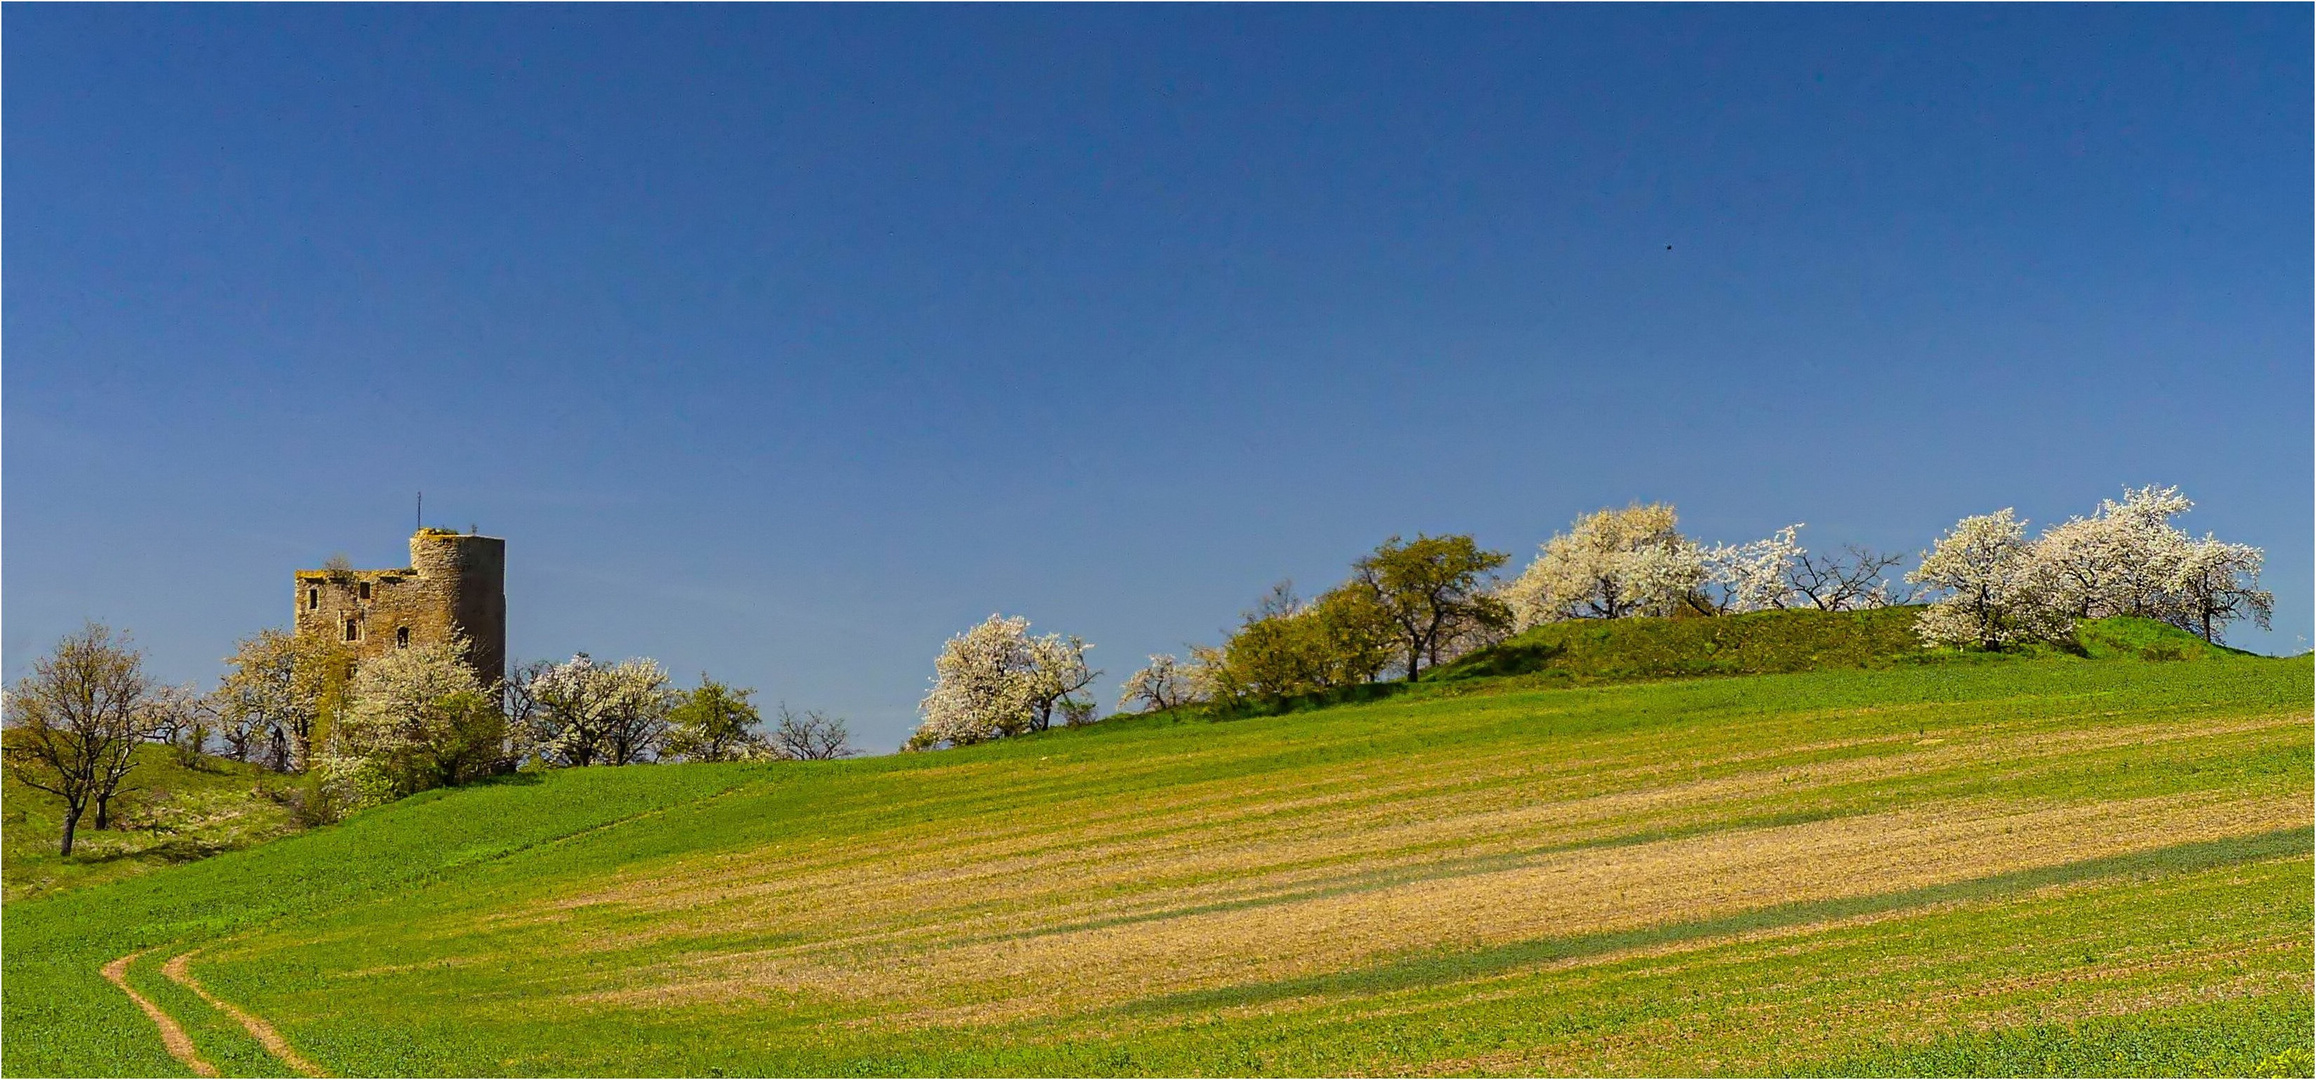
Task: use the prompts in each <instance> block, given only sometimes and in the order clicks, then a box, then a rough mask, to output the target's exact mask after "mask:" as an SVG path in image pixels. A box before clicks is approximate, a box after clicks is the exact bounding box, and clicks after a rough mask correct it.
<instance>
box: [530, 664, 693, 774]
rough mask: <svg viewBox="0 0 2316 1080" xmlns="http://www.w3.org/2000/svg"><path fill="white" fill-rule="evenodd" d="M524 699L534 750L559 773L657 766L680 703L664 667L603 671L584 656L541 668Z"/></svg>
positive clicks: (609, 667) (605, 668) (637, 666)
mask: <svg viewBox="0 0 2316 1080" xmlns="http://www.w3.org/2000/svg"><path fill="white" fill-rule="evenodd" d="M523 696H524V697H526V698H527V699H528V708H529V711H530V714H531V715H530V720H529V728H530V730H529V731H528V732H526V736H527V742H528V744H529V747H530V750H531V752H532V753H534V754H537V755H538V757H539V760H541V761H543V762H545V763H547V764H548V765H552V766H560V767H584V766H588V765H632V764H635V763H637V762H642V761H649V760H652V758H653V757H654V755H656V753H657V752H658V750H659V746H660V742H661V740H662V739H664V738H665V737H666V735H667V728H668V713H669V712H670V711H672V710H673V709H674V708H675V705H676V702H677V691H676V690H675V689H674V688H673V687H672V686H670V685H669V683H668V676H667V669H666V668H663V667H661V666H660V665H659V661H657V660H652V659H650V658H648V657H639V658H636V659H633V660H622V661H620V662H618V663H616V664H609V665H603V664H597V663H596V662H595V661H594V659H593V658H592V657H590V656H588V655H587V654H586V653H580V654H578V655H576V656H573V657H572V658H571V659H570V660H569V661H567V662H565V663H561V664H549V665H544V666H543V667H540V668H539V669H538V670H537V671H536V672H535V673H534V674H532V675H531V677H530V679H529V684H528V686H527V687H526V688H525V693H524V695H523Z"/></svg>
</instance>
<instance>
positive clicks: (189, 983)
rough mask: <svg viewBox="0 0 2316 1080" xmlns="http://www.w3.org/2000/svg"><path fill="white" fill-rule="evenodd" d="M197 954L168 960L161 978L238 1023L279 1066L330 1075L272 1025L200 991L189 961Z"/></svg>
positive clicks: (182, 954)
mask: <svg viewBox="0 0 2316 1080" xmlns="http://www.w3.org/2000/svg"><path fill="white" fill-rule="evenodd" d="M200 952H201V950H199V949H195V950H193V951H192V952H188V953H179V954H177V955H176V956H174V957H172V958H170V960H169V962H168V963H166V964H163V965H161V974H163V975H167V976H168V977H169V978H170V980H171V981H173V982H175V983H176V984H177V985H179V986H182V987H184V988H185V989H187V990H191V991H193V992H194V993H195V994H198V995H200V997H201V1000H203V1001H206V1002H208V1003H209V1007H210V1008H213V1009H216V1010H217V1011H218V1012H221V1013H224V1014H225V1015H227V1016H230V1017H232V1018H233V1019H234V1020H236V1021H238V1022H240V1024H241V1027H242V1030H244V1031H247V1032H249V1035H250V1037H251V1038H253V1039H256V1040H257V1042H258V1045H260V1046H263V1047H265V1052H266V1053H269V1054H272V1055H273V1056H275V1057H277V1058H280V1059H281V1061H282V1064H284V1065H287V1066H289V1067H290V1068H292V1069H296V1070H297V1071H298V1072H300V1073H303V1074H305V1075H307V1076H328V1075H330V1074H329V1073H326V1072H323V1071H322V1067H321V1066H319V1065H316V1064H314V1063H313V1061H312V1060H311V1059H309V1058H307V1057H306V1056H305V1055H304V1054H300V1053H298V1051H297V1048H296V1047H294V1046H291V1045H290V1044H289V1040H288V1039H285V1038H282V1035H281V1032H279V1031H276V1030H274V1026H273V1025H272V1024H269V1023H266V1022H265V1018H264V1017H262V1016H258V1015H256V1014H254V1013H249V1012H244V1011H242V1010H241V1008H240V1007H238V1006H235V1005H232V1004H230V1003H228V1002H226V1001H223V1000H221V999H219V998H218V997H217V996H215V995H213V994H211V993H210V992H209V991H208V990H207V989H205V988H203V987H202V985H201V983H200V980H197V979H195V978H194V977H193V968H192V963H193V957H195V956H196V955H199V954H200ZM203 1075H205V1076H215V1075H217V1074H216V1072H215V1071H214V1070H212V1071H210V1072H208V1073H204V1074H203Z"/></svg>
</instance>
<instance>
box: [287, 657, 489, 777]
mask: <svg viewBox="0 0 2316 1080" xmlns="http://www.w3.org/2000/svg"><path fill="white" fill-rule="evenodd" d="M466 650H467V643H466V642H465V641H464V640H463V639H461V640H454V641H452V642H449V643H438V644H429V645H418V646H414V647H411V648H408V649H400V650H396V651H394V652H390V653H387V654H386V655H384V656H380V657H376V658H374V659H371V660H369V661H366V662H365V663H363V664H362V666H361V667H360V669H359V670H358V671H357V672H356V673H355V675H354V680H353V684H352V686H350V687H349V688H348V692H347V703H346V708H345V709H343V710H341V712H340V713H339V715H338V718H337V722H336V723H335V724H333V725H331V727H330V729H329V739H328V742H327V744H326V746H325V747H324V748H323V749H322V751H321V752H320V753H319V754H318V755H317V758H319V759H320V760H319V761H318V762H317V765H318V767H319V771H320V772H321V773H322V775H323V777H324V778H325V779H324V782H325V784H326V785H327V786H329V787H330V788H332V789H333V790H332V792H331V794H332V795H333V797H334V798H335V799H336V800H337V801H338V803H339V804H340V806H341V807H342V808H347V809H351V808H354V807H359V806H363V805H367V804H370V803H376V802H383V801H386V800H388V799H395V798H401V797H402V796H405V795H411V794H415V793H417V792H420V791H425V790H428V789H431V788H437V787H445V786H448V785H451V784H457V783H462V782H464V781H468V780H474V779H478V778H480V777H483V776H487V775H489V774H491V773H492V772H495V771H497V769H498V768H499V767H500V766H501V765H502V764H503V763H505V761H506V757H507V754H506V720H505V718H504V716H502V715H501V714H500V712H499V708H498V702H497V700H496V694H495V690H496V688H495V687H486V686H484V685H483V684H482V682H481V680H479V679H477V678H476V677H475V674H474V669H473V668H471V667H469V666H467V663H466V660H465V655H466Z"/></svg>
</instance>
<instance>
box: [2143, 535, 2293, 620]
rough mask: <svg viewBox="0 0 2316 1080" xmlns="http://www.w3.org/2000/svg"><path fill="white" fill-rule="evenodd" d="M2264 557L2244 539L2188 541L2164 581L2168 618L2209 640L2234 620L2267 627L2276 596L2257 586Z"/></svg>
mask: <svg viewBox="0 0 2316 1080" xmlns="http://www.w3.org/2000/svg"><path fill="white" fill-rule="evenodd" d="M2265 559H2266V553H2265V552H2263V551H2261V550H2260V549H2259V548H2256V547H2252V546H2251V545H2249V544H2230V543H2226V542H2224V541H2220V540H2216V539H2213V538H2212V537H2210V536H2206V537H2204V538H2203V539H2201V540H2195V541H2190V542H2189V543H2188V544H2187V550H2186V553H2185V554H2184V555H2182V556H2181V557H2180V559H2179V562H2178V564H2177V565H2175V566H2174V567H2173V568H2172V570H2171V574H2170V577H2169V578H2168V579H2166V581H2165V585H2166V586H2167V588H2168V590H2169V592H2170V594H2171V597H2172V601H2171V604H2170V605H2169V606H2170V609H2171V612H2170V613H2171V615H2172V617H2173V620H2174V622H2175V623H2177V624H2179V625H2184V626H2186V627H2187V629H2189V630H2192V631H2194V632H2195V633H2196V634H2198V635H2200V636H2202V638H2203V639H2204V640H2205V641H2213V642H2216V641H2218V640H2220V632H2221V630H2222V629H2223V628H2225V627H2226V625H2227V624H2228V623H2230V622H2233V621H2235V620H2237V619H2250V620H2252V622H2253V624H2254V625H2257V626H2258V627H2259V628H2260V629H2262V630H2265V629H2267V628H2268V619H2269V617H2270V616H2272V615H2273V614H2275V610H2276V595H2275V594H2274V593H2271V592H2268V591H2267V590H2265V589H2262V588H2260V564H2261V562H2262V561H2264V560H2265Z"/></svg>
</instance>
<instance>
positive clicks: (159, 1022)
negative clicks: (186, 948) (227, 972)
mask: <svg viewBox="0 0 2316 1080" xmlns="http://www.w3.org/2000/svg"><path fill="white" fill-rule="evenodd" d="M143 955H144V954H143V953H141V952H133V953H130V954H129V955H127V956H124V957H121V958H120V959H118V960H115V961H113V962H112V963H110V964H106V965H105V966H104V967H103V968H101V969H99V970H101V971H102V972H103V973H104V977H105V979H106V980H107V981H109V982H111V983H112V984H113V985H114V986H117V987H120V988H121V993H124V994H127V995H129V1000H130V1001H134V1002H136V1003H137V1007H138V1008H140V1009H143V1010H145V1015H146V1016H148V1017H151V1018H152V1021H153V1026H154V1027H157V1028H160V1029H161V1045H162V1046H165V1047H167V1048H168V1050H169V1056H170V1057H173V1058H176V1059H177V1060H178V1061H181V1062H184V1063H185V1067H186V1068H188V1069H191V1070H193V1075H195V1076H215V1075H217V1066H215V1065H211V1064H210V1063H209V1062H207V1061H205V1060H202V1057H201V1052H200V1051H199V1050H198V1049H196V1048H195V1047H194V1046H193V1037H192V1036H190V1035H187V1034H185V1027H184V1025H182V1024H179V1023H178V1022H177V1018H176V1017H173V1016H170V1015H169V1013H168V1010H166V1009H163V1008H161V1007H160V1006H159V1005H156V1004H154V1003H153V999H151V998H148V997H146V996H145V995H143V994H140V993H138V992H137V991H136V989H135V988H133V987H131V986H130V985H129V963H130V962H131V961H133V960H135V959H136V958H137V957H139V956H143Z"/></svg>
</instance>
